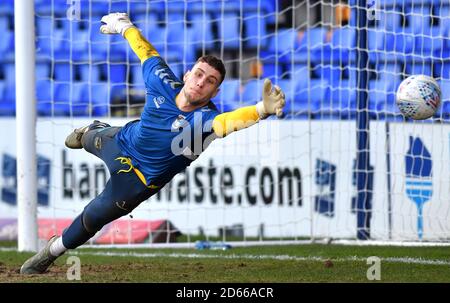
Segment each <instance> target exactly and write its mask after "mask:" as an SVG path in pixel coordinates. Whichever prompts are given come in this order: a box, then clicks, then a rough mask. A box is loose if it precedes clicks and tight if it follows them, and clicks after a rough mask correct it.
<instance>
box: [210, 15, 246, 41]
mask: <svg viewBox="0 0 450 303" xmlns="http://www.w3.org/2000/svg"><path fill="white" fill-rule="evenodd" d="M216 18H218V23H217V26H218V34H219V36H218V38H219V41H220V44H221V47H222V46H223V48H225V49H237V48H239V44H240V34H239V29H240V23H239V18H238V16H237V14H223V15H221V14H218V15H216Z"/></svg>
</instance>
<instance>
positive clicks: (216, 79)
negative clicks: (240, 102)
mask: <svg viewBox="0 0 450 303" xmlns="http://www.w3.org/2000/svg"><path fill="white" fill-rule="evenodd" d="M183 80H184V88H183V90H184V96H185V97H186V100H187V102H188V103H189V104H191V105H194V106H197V105H204V104H207V103H208V102H209V101H210V100H211V99H212V98H214V97H215V96H216V95H217V93H218V92H219V86H220V82H221V75H220V73H219V71H217V70H216V69H215V68H214V67H212V66H211V65H209V64H208V63H206V62H198V63H197V64H195V65H194V67H193V68H192V71H188V72H187V73H186V74H185V75H184V78H183Z"/></svg>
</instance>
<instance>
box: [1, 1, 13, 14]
mask: <svg viewBox="0 0 450 303" xmlns="http://www.w3.org/2000/svg"><path fill="white" fill-rule="evenodd" d="M0 12H2V13H4V14H11V15H12V14H14V0H2V1H0Z"/></svg>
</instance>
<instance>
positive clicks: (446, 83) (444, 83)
mask: <svg viewBox="0 0 450 303" xmlns="http://www.w3.org/2000/svg"><path fill="white" fill-rule="evenodd" d="M439 84H440V87H441V94H442V101H445V102H450V80H449V79H446V80H441V81H440V83H439ZM449 113H450V112H449Z"/></svg>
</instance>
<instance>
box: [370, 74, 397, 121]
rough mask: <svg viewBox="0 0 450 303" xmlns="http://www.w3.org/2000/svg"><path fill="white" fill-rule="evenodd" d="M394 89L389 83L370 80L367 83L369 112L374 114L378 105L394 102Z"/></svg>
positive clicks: (393, 85)
mask: <svg viewBox="0 0 450 303" xmlns="http://www.w3.org/2000/svg"><path fill="white" fill-rule="evenodd" d="M394 87H395V84H394V83H392V82H391V81H386V80H372V81H370V82H369V108H370V110H371V112H373V113H376V111H377V107H378V105H384V104H386V103H388V104H392V103H393V102H394V99H395V90H394ZM380 118H382V117H380Z"/></svg>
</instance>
